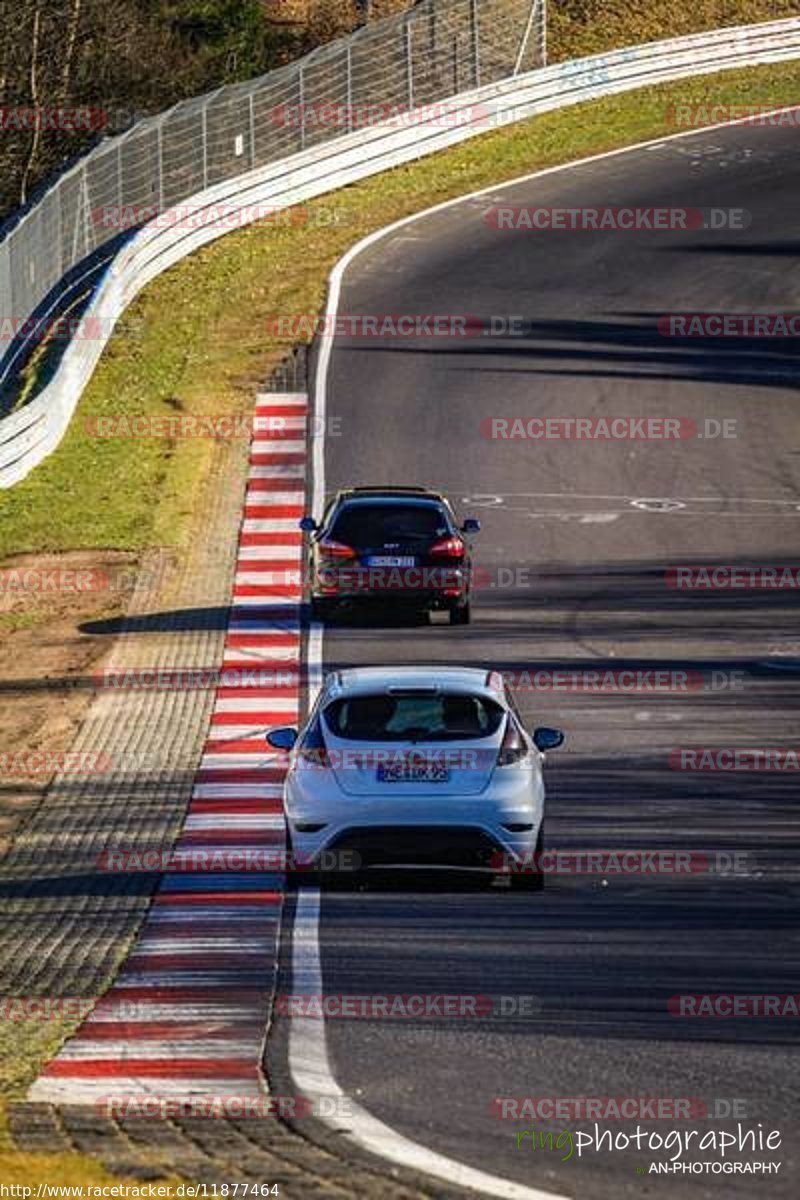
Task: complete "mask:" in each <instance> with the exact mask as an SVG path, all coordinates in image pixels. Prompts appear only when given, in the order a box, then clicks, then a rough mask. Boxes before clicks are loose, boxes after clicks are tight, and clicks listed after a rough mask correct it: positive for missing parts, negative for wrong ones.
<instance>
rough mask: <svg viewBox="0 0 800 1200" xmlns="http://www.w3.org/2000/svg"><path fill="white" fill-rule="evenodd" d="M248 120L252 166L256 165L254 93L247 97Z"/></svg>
mask: <svg viewBox="0 0 800 1200" xmlns="http://www.w3.org/2000/svg"><path fill="white" fill-rule="evenodd" d="M247 109H248V119H249V123H250V166H251V167H254V166H255V165H256V118H255V113H254V111H253V93H252V92H249V93H248V96H247Z"/></svg>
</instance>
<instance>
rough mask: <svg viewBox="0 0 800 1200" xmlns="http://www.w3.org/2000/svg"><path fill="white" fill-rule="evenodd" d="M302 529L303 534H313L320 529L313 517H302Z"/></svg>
mask: <svg viewBox="0 0 800 1200" xmlns="http://www.w3.org/2000/svg"><path fill="white" fill-rule="evenodd" d="M300 528H301V529H302V531H303V533H313V532H314V530H315V529H319V525H318V524H317V522H316V521H315V520H314V518H313V517H301V518H300Z"/></svg>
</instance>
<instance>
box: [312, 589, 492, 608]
mask: <svg viewBox="0 0 800 1200" xmlns="http://www.w3.org/2000/svg"><path fill="white" fill-rule="evenodd" d="M311 596H312V599H313V600H314V601H315V602H316V603H317V604H319V603H322V604H330V605H336V604H347V605H353V606H355V605H360V604H363V605H368V604H371V605H386V606H394V605H398V606H399V605H403V606H404V607H406V608H452V606H453V605H454V604H464V603H465V601H466V600H467V599H468V598H469V586H468V585H467V584H466V583H465V584H464V585H463V586H462V587H460V588H458V589H457V590H455V589H442V590H440V591H439V590H436V589H432V588H426V589H421V588H357V589H352V590H346V589H342V590H337V591H319V592H318V591H313V592H312V593H311Z"/></svg>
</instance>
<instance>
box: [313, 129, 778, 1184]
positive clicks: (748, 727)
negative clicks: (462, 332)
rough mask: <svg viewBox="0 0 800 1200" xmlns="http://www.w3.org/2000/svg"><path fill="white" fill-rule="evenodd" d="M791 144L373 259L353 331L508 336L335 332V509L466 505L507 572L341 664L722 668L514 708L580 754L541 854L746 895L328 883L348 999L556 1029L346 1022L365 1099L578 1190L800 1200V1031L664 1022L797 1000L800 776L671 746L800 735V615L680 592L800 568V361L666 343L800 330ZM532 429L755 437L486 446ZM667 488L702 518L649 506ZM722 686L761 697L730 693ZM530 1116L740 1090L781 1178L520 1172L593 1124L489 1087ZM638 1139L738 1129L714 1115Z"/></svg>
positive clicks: (490, 1160)
mask: <svg viewBox="0 0 800 1200" xmlns="http://www.w3.org/2000/svg"><path fill="white" fill-rule="evenodd" d="M797 145H798V142H797V132H796V130H793V129H774V128H772V129H770V128H753V127H743V126H738V127H730V128H727V129H718V130H713V131H711V132H700V133H697V134H696V135H693V136H691V137H688V138H684V139H681V140H677V141H671V142H667V143H664V144H661V145H659V146H656V147H652V148H646V149H641V150H635V151H632V152H628V153H625V154H623V155H621V156H617V157H609V158H604V159H602V160H599V161H596V162H594V163H589V164H586V165H583V166H578V167H574V168H572V169H569V170H564V171H560V172H557V173H553V174H548V175H546V176H544V177H542V178H540V179H532V180H530V181H527V182H523V183H519V184H516V185H513V186H508V187H498V188H497V189H495V190H494V191H493V192H491V193H488V194H486V195H482V196H480V197H473V198H471V199H467V200H465V201H464V202H463V203H460V204H459V205H457V206H455V207H450V208H448V209H446V210H444V211H442V212H439V213H436V214H433V215H431V216H428V217H425V218H423V219H420V220H418V221H416V222H414V223H413V224H410V225H406V226H405V227H403V228H401V229H400V230H398V231H397V232H396V233H393V234H390V235H389V236H387V237H386V238H384V239H382V240H380V241H378V242H377V243H376V244H374V245H373V246H372V247H370V248H369V249H367V250H366V251H365V252H364V253H362V254H361V255H360V256H359V257H358V258H356V260H355V261H354V262H353V264H352V265H351V266H350V267H349V269H348V271H347V273H346V275H345V278H344V285H343V292H342V301H341V306H340V312H341V313H342V314H347V315H352V314H386V313H391V314H408V313H438V314H448V313H449V314H465V313H467V314H473V315H476V316H478V317H480V318H484V319H485V318H488V317H490V316H510V315H515V316H520V317H522V318H523V320H524V322H526V323H527V326H526V327H527V331H528V332H527V336H525V337H523V338H520V337H508V336H505V337H491V336H484V335H478V336H474V337H470V338H466V339H465V338H461V339H456V338H441V337H440V338H431V337H426V338H418V339H408V338H405V339H402V338H382V339H375V338H357V337H346V336H340V337H337V339H336V342H335V347H334V351H333V357H332V363H331V374H330V379H329V399H328V406H329V411H328V415H329V418H331V419H332V420H333V421H335V422H338V429H339V430H340V434H339V436H335V435H332V436H329V437H328V439H327V443H326V484H327V490H328V491H332V490H334V489H336V488H337V487H340V486H346V485H351V484H367V483H398V484H399V483H405V484H407V483H420V484H424V485H428V486H431V487H436V488H440V489H442V490H443V491H444V492H446V493H447V494H448V495H449V496H450V497H451V498H452V499H453V501H454V502H455V503H456V505H457V506H458V508H459V510H460V512H461V513H462V514H464V515H468V514H475V515H479V516H480V517H481V519H482V522H483V531H482V533H481V534H480V535H479V539H478V541H477V562H478V564H479V566H480V567H481V568H485V570H486V580H485V583H484V586H483V587H482V588H481V589H480V590H479V591H478V592H477V593H476V596H475V602H474V612H473V623H472V624H471V626H469V627H467V628H453V629H451V628H449V627H447V626H444V625H440V624H438V623H437V622H434V623H432V624H430V625H415V624H414V623H413V622H409V621H405V620H403V619H393V618H391V617H390V616H387V615H374V616H372V617H365V618H362V617H360V616H356V617H353V618H348V619H347V620H345V621H343V622H342V623H337V624H335V625H329V626H328V627H327V628H326V630H325V640H324V665H325V667H326V669H330V668H331V667H332V666H334V665H337V666H338V665H347V664H366V663H398V664H399V663H442V664H444V663H463V664H475V665H479V664H480V665H486V666H494V667H499V668H502V669H504V670H513V669H527V670H533V669H535V668H537V667H538V668H541V667H567V666H568V667H570V668H571V669H573V668H579V669H583V668H587V669H596V668H598V667H603V668H605V667H609V668H614V669H618V668H620V667H622V666H631V665H633V666H641V665H645V666H648V667H654V666H658V667H660V668H663V669H667V670H676V669H677V670H680V669H692V670H697V671H699V672H701V673H702V675H703V678H704V685H703V690H702V691H693V692H690V693H688V694H676V695H672V696H668V695H667V696H665V695H652V694H646V693H642V694H639V695H592V694H588V695H587V694H574V693H569V692H547V691H537V692H533V691H530V690H521V691H519V692H518V701H519V703H520V707H521V709H522V712H523V715H524V717H525V718H526V720H527V722H528V724H529V725H530V726H533V725H536V724H553V725H559V726H561V727H563V728H564V729H565V730H566V731H567V735H568V745H567V747H566V748H565V749H564V750H562V751H560V752H557V753H556V754H553V755H552V756H551V758H550V760H549V762H548V766H547V771H548V808H547V844H548V846H549V847H551V848H555V847H558V848H573V849H587V848H599V847H601V848H606V849H611V848H614V849H619V848H639V849H643V850H653V849H682V850H688V851H710V852H711V853H712V854H713V853H716V852H717V851H725V852H733V851H739V852H743V853H744V854H745V855H746V856H747V857H746V865H745V867H744V870H743V872H742V873H740V874H738V875H735V876H732V875H730V874H729V875H712V874H709V873H699V874H693V875H692V876H691V877H690V878H685V877H682V878H676V877H671V876H664V875H659V876H657V877H638V878H637V877H626V878H618V877H613V876H611V875H608V876H606V877H605V881H604V878H603V877H602V876H598V875H596V874H595V875H592V874H588V875H587V874H584V875H574V874H567V875H558V876H552V877H551V878H549V879H548V881H547V882H548V886H547V888H546V890H545V892H544V894H543V895H525V894H524V893H510V892H508V891H506V890H503V889H501V888H499V887H498V886H495V887H493V888H491V889H486V888H475V887H470V886H468V885H463V886H462V884H461V883H460V882H458V883H456V882H454V881H453V880H447V881H443V882H441V883H438V884H434V883H431V882H427V881H426V880H424V879H419V878H418V877H416V876H414V877H410V878H409V879H408V880H401V881H399V882H398V881H388V882H386V881H383V882H382V881H378V880H376V881H375V883H374V884H373V885H372V886H371V887H369V888H368V889H367V890H364V891H358V892H347V891H339V890H337V891H333V892H329V893H327V892H326V893H324V894H323V897H322V917H321V946H322V969H323V979H324V986H325V991H326V993H328V994H338V993H357V994H362V995H363V994H364V993H376V994H387V993H388V994H394V993H404V994H407V993H411V992H415V993H416V992H423V993H449V994H453V993H466V994H474V993H487V992H489V993H492V994H493V995H497V994H503V995H505V996H517V997H519V996H534V997H536V1001H535V1006H536V1008H537V1011H536V1012H535V1013H533V1014H528V1015H517V1016H516V1017H505V1018H503V1019H500V1018H496V1019H494V1018H492V1019H481V1020H479V1021H478V1020H472V1021H469V1020H451V1021H442V1020H439V1021H428V1022H424V1021H405V1022H403V1021H386V1020H384V1021H379V1020H372V1021H368V1020H345V1019H341V1020H330V1021H329V1022H328V1024H327V1037H328V1047H329V1054H330V1058H331V1062H332V1065H333V1069H334V1074H335V1076H336V1079H337V1081H338V1083H339V1084H340V1085H341V1087H342V1088H343V1089H344V1090H345V1091H346V1092H348V1093H349V1094H351V1095H353V1096H356V1097H357V1099H358V1102H359V1103H360V1104H361V1105H363V1106H364V1107H365V1108H367V1109H368V1110H369V1111H370V1112H372V1113H373V1114H374V1115H375V1116H377V1117H379V1118H380V1119H381V1120H383V1121H384V1122H386V1123H387V1124H388V1125H390V1126H392V1127H393V1128H395V1129H397V1130H399V1131H400V1132H401V1133H403V1134H405V1135H406V1136H407V1137H410V1138H412V1139H414V1140H416V1141H417V1142H421V1143H423V1144H424V1145H425V1146H428V1147H430V1148H432V1149H435V1150H438V1151H439V1152H441V1153H443V1154H446V1155H449V1156H450V1157H452V1158H455V1159H458V1160H460V1161H462V1162H464V1163H467V1164H469V1165H472V1166H475V1167H479V1168H481V1169H482V1170H484V1171H489V1172H492V1173H494V1174H497V1175H499V1176H503V1177H506V1178H508V1179H513V1180H516V1181H518V1182H520V1183H526V1184H528V1185H536V1186H540V1187H542V1188H544V1189H548V1190H552V1191H554V1192H559V1193H562V1194H567V1195H575V1196H578V1195H579V1196H581V1197H587V1198H594V1197H598V1198H599V1197H619V1196H628V1195H642V1194H647V1193H650V1194H654V1193H655V1192H656V1190H657V1193H658V1195H660V1196H670V1197H672V1196H675V1197H678V1196H680V1197H684V1196H714V1197H721V1196H725V1197H728V1196H749V1195H751V1194H752V1193H753V1191H754V1190H755V1189H756V1188H759V1189H763V1191H764V1193H765V1194H766V1195H769V1196H770V1197H776V1198H777V1197H783V1196H789V1195H796V1194H797V1170H798V1159H797V1155H798V1132H799V1130H798V1121H797V1114H796V1099H797V1087H796V1080H797V1028H798V1023H797V1019H795V1020H791V1019H735V1020H734V1019H728V1020H725V1019H704V1020H703V1019H687V1018H683V1019H681V1018H676V1017H675V1016H673V1015H671V1014H670V1011H669V1008H668V999H669V997H671V996H674V995H676V994H684V993H713V994H717V993H747V994H753V993H758V994H763V993H780V994H786V993H792V992H799V991H800V965H799V962H798V955H797V945H798V935H797V897H798V887H797V874H796V868H795V867H794V865H793V864H794V863H795V862H796V851H797V844H798V833H797V829H798V826H797V817H796V805H797V797H798V788H797V782H796V780H797V774H796V773H791V772H790V773H777V772H764V771H758V772H737V773H735V774H732V773H724V772H711V773H708V772H705V773H697V772H685V771H677V770H673V769H670V766H669V752H670V750H672V749H674V748H677V747H726V746H740V747H790V746H793V745H796V744H797V712H798V694H799V692H798V683H799V682H800V631H798V627H797V617H798V597H797V594H796V592H795V591H783V592H781V593H777V594H774V593H773V594H768V593H765V592H763V591H762V592H759V591H752V590H750V591H748V590H744V591H742V590H740V591H736V592H724V591H717V592H696V593H691V594H689V593H679V592H676V591H675V590H674V589H670V588H669V587H667V586H666V584H665V579H664V572H665V569H666V568H668V567H669V566H674V565H676V564H685V563H688V562H694V563H698V564H725V565H730V564H748V565H750V564H754V563H764V564H774V563H791V562H793V561H794V562H797V549H798V524H800V487H798V485H799V484H800V457H798V456H800V422H798V418H797V409H796V406H797V394H796V387H797V380H798V358H797V342H796V341H795V340H792V339H783V340H782V341H778V340H774V339H763V338H749V339H748V338H733V339H725V340H720V339H709V340H704V339H692V340H676V339H668V338H665V337H662V336H660V335H659V333H658V331H657V325H656V323H657V319H658V317H660V316H662V315H664V314H667V313H675V312H679V313H680V312H722V311H736V312H742V313H745V312H792V311H796V310H798V309H800V294H798V293H799V291H800V274H798V256H799V255H800V212H798V208H797V203H796V201H797V196H798V194H800V160H799V159H798V155H797ZM498 203H501V204H503V205H512V206H560V207H575V208H580V207H597V206H603V205H635V206H645V207H648V208H650V207H653V206H659V207H686V206H690V207H697V208H712V207H714V208H736V209H745V210H748V212H749V214H750V217H751V220H750V224H749V227H748V228H747V229H746V230H745V231H741V230H739V231H736V230H717V231H711V230H703V229H696V230H687V231H676V232H644V231H640V232H635V233H624V232H588V231H585V232H566V231H563V232H548V231H543V232H531V231H528V230H521V231H508V230H503V231H500V230H498V229H497V228H493V227H492V225H491V224H490V223H488V222H487V221H486V220H485V219H484V214H485V213H486V211H487V209H490V208H492V207H493V206H494V205H495V204H498ZM515 416H522V417H526V418H527V417H531V416H556V417H564V416H577V417H586V416H589V417H599V416H606V417H611V416H629V417H639V416H650V417H664V416H681V417H685V418H691V419H693V420H694V421H696V422H698V423H699V425H700V428H701V430H702V429H703V422H704V420H705V419H706V418H709V417H711V418H716V419H718V420H725V419H734V420H735V423H736V425H735V431H736V437H735V438H728V439H721V438H719V439H713V440H709V439H707V438H692V439H688V440H681V441H670V442H667V441H648V442H644V441H619V442H615V441H608V442H596V441H566V440H560V441H547V442H542V441H538V442H530V441H516V442H508V441H491V440H487V439H486V438H484V437H482V436H481V433H480V423H481V421H482V420H484V418H486V417H515ZM654 498H655V499H668V500H672V501H679V502H680V505H681V507H678V506H671V505H670V506H667V509H666V511H659V510H658V506H655V507H654V506H652V505H649V504H648V505H645V506H641V505H637V504H636V503H635V502H636V501H641V500H652V499H654ZM500 568H504V570H505V573H504V574H500V573H499V569H500ZM509 568H510V569H511V574H509ZM509 579H510V580H511V583H510V584H509ZM778 664H781V665H782V666H783V668H784V669H779V666H778ZM714 670H716V671H719V672H729V671H732V670H736V671H739V672H741V673H742V674H741V675H739V676H736V677H734V682H735V686H733V687H727V688H721V687H720V688H718V689H717V690H715V691H710V690H708V689H709V687H710V683H711V679H712V675H711V672H712V671H714ZM722 678H723V676H717V677H716V679H717V682H718V683H719V682H720V680H721V679H722ZM525 1095H532V1096H538V1097H623V1096H643V1097H678V1098H683V1097H692V1098H698V1099H701V1100H703V1101H704V1102H705V1103H706V1104H707V1105H708V1106H709V1108H711V1106H712V1105H713V1104H714V1103H715V1101H717V1100H721V1101H731V1100H738V1101H739V1102H740V1105H743V1110H742V1109H741V1108H740V1111H743V1112H744V1114H745V1119H744V1121H743V1124H744V1126H745V1128H747V1129H750V1128H752V1129H756V1130H757V1129H758V1126H759V1124H761V1126H762V1127H763V1130H764V1132H765V1133H766V1132H768V1131H769V1130H772V1129H778V1130H780V1131H781V1134H782V1143H781V1147H780V1149H779V1150H778V1151H774V1152H771V1151H764V1152H763V1153H752V1152H750V1151H747V1152H744V1153H741V1154H737V1153H735V1152H731V1151H728V1154H727V1156H726V1157H727V1158H728V1159H730V1160H738V1161H741V1162H746V1161H750V1162H752V1161H762V1162H778V1161H779V1162H781V1164H782V1165H781V1168H780V1171H779V1173H778V1174H777V1176H776V1175H774V1174H773V1175H771V1176H766V1177H765V1179H764V1182H763V1183H762V1182H761V1180H758V1182H755V1183H754V1177H753V1176H748V1175H731V1174H728V1175H709V1174H702V1175H689V1174H685V1173H678V1174H672V1175H661V1176H657V1177H651V1176H645V1177H642V1176H639V1175H637V1173H636V1168H637V1167H642V1166H644V1167H645V1168H647V1167H648V1166H649V1164H650V1162H652V1161H659V1162H660V1161H667V1159H668V1158H669V1155H666V1154H664V1153H663V1152H660V1153H659V1152H647V1151H646V1150H645V1151H642V1152H637V1151H636V1149H635V1148H634V1147H631V1148H629V1149H627V1150H620V1151H616V1152H614V1153H612V1154H608V1153H604V1154H593V1153H590V1152H587V1151H586V1150H584V1153H583V1155H582V1157H581V1158H580V1159H579V1158H578V1155H577V1153H574V1154H573V1156H572V1157H571V1158H570V1159H569V1161H567V1162H562V1161H561V1159H562V1156H563V1155H565V1154H566V1153H567V1150H566V1148H564V1149H561V1150H555V1151H549V1150H547V1149H542V1148H538V1147H537V1148H536V1149H535V1150H533V1149H531V1148H530V1146H527V1147H525V1148H523V1149H519V1150H518V1149H517V1148H516V1138H515V1135H516V1133H517V1131H519V1130H521V1129H525V1128H534V1129H535V1130H537V1131H539V1130H551V1131H554V1132H558V1131H559V1130H562V1129H571V1130H577V1129H581V1130H585V1131H590V1130H591V1129H592V1127H593V1122H592V1121H588V1120H576V1119H566V1120H564V1119H562V1120H555V1121H552V1120H551V1121H540V1120H535V1119H534V1120H533V1121H531V1120H530V1119H529V1120H527V1121H524V1120H523V1121H513V1120H499V1119H497V1118H496V1117H495V1116H493V1115H492V1113H491V1104H492V1100H493V1098H495V1097H498V1096H504V1097H514V1096H525ZM718 1111H720V1112H723V1113H724V1112H725V1111H726V1110H725V1107H724V1104H723V1105H722V1106H721V1107H720V1109H719V1110H718ZM712 1112H713V1109H712ZM600 1123H601V1125H602V1127H603V1128H605V1129H611V1130H612V1131H614V1132H616V1131H627V1132H628V1133H630V1132H631V1130H632V1129H633V1128H634V1127H635V1125H636V1124H637V1122H619V1121H616V1122H615V1121H606V1120H603V1121H601V1122H600ZM639 1124H640V1125H641V1126H642V1127H645V1128H648V1129H654V1130H658V1131H659V1132H661V1133H662V1134H664V1133H665V1132H666V1131H667V1130H668V1129H672V1128H679V1129H684V1130H686V1129H699V1130H700V1131H701V1133H704V1132H706V1131H707V1130H708V1129H709V1128H714V1129H717V1130H726V1131H731V1130H733V1131H734V1132H735V1126H736V1122H735V1121H733V1122H731V1121H724V1120H715V1119H713V1116H712V1115H709V1116H707V1117H705V1118H703V1119H700V1120H694V1121H689V1122H681V1121H676V1120H660V1121H652V1120H646V1119H645V1120H642V1121H640V1122H639ZM715 1158H718V1155H716V1154H714V1153H708V1152H706V1153H703V1152H700V1153H696V1152H695V1153H693V1154H691V1155H689V1156H686V1157H685V1158H684V1161H690V1160H691V1159H697V1160H698V1161H707V1160H711V1159H715ZM755 1178H756V1179H758V1177H755Z"/></svg>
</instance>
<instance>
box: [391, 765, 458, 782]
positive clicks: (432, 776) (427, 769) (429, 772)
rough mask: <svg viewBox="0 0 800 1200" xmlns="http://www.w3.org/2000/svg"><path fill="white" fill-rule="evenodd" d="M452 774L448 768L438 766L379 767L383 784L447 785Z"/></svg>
mask: <svg viewBox="0 0 800 1200" xmlns="http://www.w3.org/2000/svg"><path fill="white" fill-rule="evenodd" d="M449 778H450V772H449V771H448V769H447V767H440V766H436V765H434V764H433V763H431V764H430V765H429V766H406V765H405V764H404V763H399V764H398V765H397V766H386V767H378V780H379V781H380V782H381V783H447V781H448V780H449Z"/></svg>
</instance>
